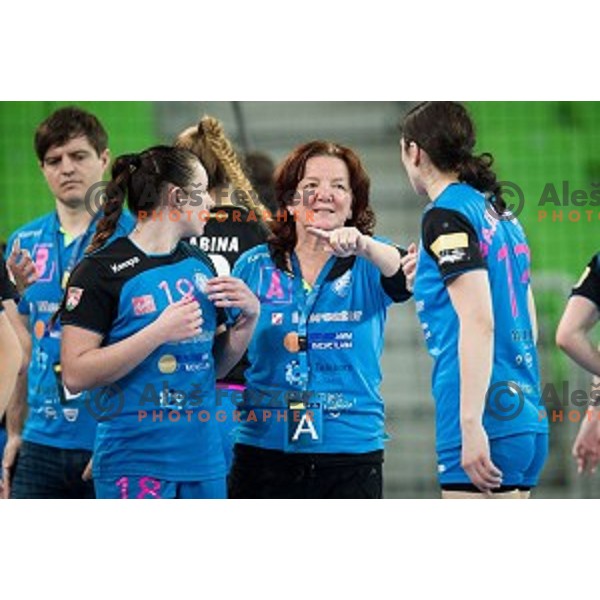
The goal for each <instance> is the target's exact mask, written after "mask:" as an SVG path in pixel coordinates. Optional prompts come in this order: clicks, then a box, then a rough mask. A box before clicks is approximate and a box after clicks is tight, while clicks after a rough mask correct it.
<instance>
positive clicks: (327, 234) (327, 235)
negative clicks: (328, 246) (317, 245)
mask: <svg viewBox="0 0 600 600" xmlns="http://www.w3.org/2000/svg"><path fill="white" fill-rule="evenodd" d="M306 231H307V232H308V233H311V234H312V235H315V236H317V237H318V238H321V239H322V240H327V241H329V240H330V239H331V231H325V230H324V229H319V228H318V227H307V228H306Z"/></svg>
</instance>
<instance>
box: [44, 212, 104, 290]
mask: <svg viewBox="0 0 600 600" xmlns="http://www.w3.org/2000/svg"><path fill="white" fill-rule="evenodd" d="M101 216H102V211H99V212H97V213H96V214H95V215H94V218H93V219H92V220H91V221H90V224H89V225H88V228H87V229H86V230H85V232H84V233H82V234H81V235H80V236H79V237H78V238H76V239H75V240H74V241H73V242H72V243H73V244H74V246H73V249H72V251H71V256H70V258H69V262H68V263H67V268H66V270H64V271H63V268H62V251H64V250H65V249H66V246H65V245H64V234H61V233H60V229H61V223H60V220H59V218H58V214H55V218H56V227H55V235H56V262H57V267H58V285H59V287H60V288H61V289H62V290H64V289H65V287H66V285H67V280H68V278H69V277H70V275H71V273H72V271H73V269H74V268H75V267H76V265H77V263H78V262H79V261H80V260H81V259H82V258H83V253H84V252H85V249H86V248H87V247H88V246H89V244H90V242H91V241H92V236H93V234H94V232H95V231H96V225H97V223H98V221H99V220H100V218H101ZM61 235H62V236H63V238H62V239H63V246H62V251H61V240H60V237H59V236H61Z"/></svg>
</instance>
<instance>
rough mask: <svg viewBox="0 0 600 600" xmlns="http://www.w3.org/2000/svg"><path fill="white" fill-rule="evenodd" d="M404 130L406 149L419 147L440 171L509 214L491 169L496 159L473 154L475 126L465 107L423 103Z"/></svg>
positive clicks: (454, 104)
mask: <svg viewBox="0 0 600 600" xmlns="http://www.w3.org/2000/svg"><path fill="white" fill-rule="evenodd" d="M400 129H401V133H402V138H403V140H404V144H405V147H407V148H408V146H409V144H410V143H411V142H414V143H416V144H417V146H419V148H422V149H423V150H424V151H425V152H427V154H428V156H429V158H430V159H431V162H432V163H433V164H434V166H435V167H437V168H438V169H439V170H440V171H444V172H456V173H458V178H459V180H460V181H463V182H465V183H468V184H469V185H471V186H473V187H474V188H475V189H477V190H479V191H480V192H483V193H484V194H486V195H487V196H489V197H490V199H491V200H492V201H493V203H494V206H495V207H496V210H497V211H498V212H499V213H500V214H502V213H503V212H504V211H505V210H506V202H505V201H504V199H503V198H502V189H501V186H500V184H499V183H498V180H497V178H496V173H495V172H494V171H493V170H492V168H491V167H492V164H493V162H494V159H493V157H492V155H491V154H489V153H487V152H485V153H483V154H481V155H475V154H474V153H473V151H474V148H475V141H476V139H475V126H474V124H473V121H472V120H471V117H470V116H469V113H468V112H467V109H466V108H465V107H464V106H463V105H462V104H460V103H458V102H423V103H421V104H419V105H417V106H415V107H414V108H413V109H412V110H411V111H410V112H409V113H408V114H407V115H406V117H405V118H404V122H403V123H402V124H401V126H400Z"/></svg>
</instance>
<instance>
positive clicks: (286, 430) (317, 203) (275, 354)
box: [229, 141, 415, 498]
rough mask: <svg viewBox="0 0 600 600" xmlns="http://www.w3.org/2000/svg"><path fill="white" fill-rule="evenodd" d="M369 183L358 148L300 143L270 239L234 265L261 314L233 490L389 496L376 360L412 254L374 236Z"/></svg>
mask: <svg viewBox="0 0 600 600" xmlns="http://www.w3.org/2000/svg"><path fill="white" fill-rule="evenodd" d="M369 186H370V182H369V177H368V175H367V173H366V172H365V170H364V168H363V166H362V164H361V162H360V159H359V158H358V156H357V155H356V154H355V153H354V152H353V151H352V150H351V149H349V148H345V147H343V146H340V145H338V144H334V143H331V142H325V141H314V142H310V143H307V144H304V145H302V146H300V147H298V148H296V149H295V150H294V151H293V152H292V153H291V154H290V155H289V156H288V157H287V158H286V159H285V160H284V162H283V163H282V164H281V166H280V167H279V168H278V170H277V172H276V174H275V187H276V200H277V203H278V206H279V211H278V214H277V218H276V219H274V220H273V223H272V229H273V235H272V237H271V239H270V240H269V243H268V244H264V245H262V246H257V247H256V248H254V249H252V250H250V251H249V252H246V253H245V254H244V255H243V256H242V257H241V258H240V259H239V261H238V262H237V263H236V266H235V268H234V276H235V277H239V278H240V279H242V280H244V281H245V282H246V283H247V284H248V286H249V287H250V289H251V290H252V291H253V292H254V293H255V294H256V295H257V296H258V298H259V300H260V302H261V311H262V312H261V317H260V321H259V324H258V325H257V328H256V332H255V335H254V337H253V339H252V342H251V344H250V347H249V350H248V355H249V361H250V367H249V368H248V370H247V371H246V380H247V389H246V392H245V394H244V401H243V403H242V408H241V410H240V414H239V420H240V422H241V423H240V429H239V430H238V435H237V443H236V446H235V449H234V464H233V468H232V471H231V474H230V480H229V486H230V490H229V494H230V497H232V498H380V497H382V495H383V483H382V464H383V446H384V403H383V398H382V397H381V394H380V391H379V386H380V383H381V378H382V377H381V370H380V364H379V363H380V358H381V353H382V350H383V339H384V327H385V321H386V314H387V309H388V307H389V306H390V305H391V304H392V303H394V302H403V301H405V300H407V299H408V298H409V297H410V295H411V294H410V291H409V289H408V288H409V287H410V285H407V276H408V278H409V279H411V278H412V273H413V272H414V266H415V255H414V249H412V250H411V252H409V253H408V254H407V253H406V252H404V251H403V250H401V249H400V248H398V247H396V246H394V245H392V244H391V243H389V242H387V241H385V240H382V239H380V238H376V237H374V236H373V233H374V228H375V215H374V213H373V210H372V208H371V206H370V204H369ZM403 267H404V270H403ZM405 272H406V273H407V274H408V275H405Z"/></svg>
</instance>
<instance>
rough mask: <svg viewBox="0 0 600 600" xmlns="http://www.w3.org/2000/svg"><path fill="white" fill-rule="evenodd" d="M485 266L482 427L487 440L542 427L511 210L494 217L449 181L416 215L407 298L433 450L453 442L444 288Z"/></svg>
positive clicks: (523, 268)
mask: <svg viewBox="0 0 600 600" xmlns="http://www.w3.org/2000/svg"><path fill="white" fill-rule="evenodd" d="M475 269H485V270H487V274H488V278H489V284H490V291H491V296H492V308H493V315H494V325H495V329H494V342H493V350H494V358H493V368H492V376H491V380H490V385H489V389H488V394H487V397H486V406H485V413H484V419H483V424H484V428H485V430H486V432H487V434H488V436H489V438H490V439H495V438H501V437H505V436H509V435H514V434H518V433H525V432H540V431H541V432H543V431H547V429H548V424H547V420H546V419H545V417H544V411H543V410H542V409H543V405H542V401H541V390H540V376H539V367H538V355H537V350H536V345H535V340H534V331H533V325H532V319H531V315H530V312H529V303H528V288H529V285H530V250H529V246H528V244H527V239H526V237H525V233H524V231H523V228H522V227H521V225H520V224H519V222H518V220H517V219H516V217H514V216H513V215H502V216H500V215H498V214H497V213H496V211H495V209H494V207H493V204H492V203H491V202H490V201H489V200H488V199H486V198H485V197H484V195H483V194H481V193H479V192H478V191H476V190H475V189H473V188H472V187H471V186H469V185H466V184H453V185H450V186H449V187H448V188H446V189H445V190H444V192H443V193H442V194H441V195H440V196H439V197H438V198H437V199H436V201H435V202H433V203H431V204H430V205H429V206H428V207H427V209H426V211H425V214H424V216H423V225H422V240H421V247H420V253H419V260H418V265H417V277H416V285H415V290H414V296H415V301H416V306H417V313H418V315H419V319H420V321H421V326H422V329H423V332H424V335H425V339H426V342H427V347H428V350H429V353H430V355H431V356H432V358H433V360H434V368H433V375H432V379H433V396H434V399H435V404H436V428H437V444H436V445H437V449H438V451H440V450H444V449H449V448H456V447H458V446H460V444H461V433H460V422H459V415H460V386H461V382H460V376H459V373H460V361H459V320H458V315H457V313H456V311H455V309H454V307H453V305H452V302H451V299H450V296H449V294H448V290H447V286H448V285H450V284H451V283H452V282H453V281H454V280H455V279H456V278H457V277H460V276H461V275H462V274H463V273H466V272H469V271H472V270H475Z"/></svg>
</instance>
